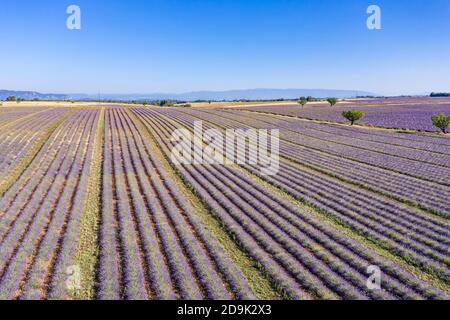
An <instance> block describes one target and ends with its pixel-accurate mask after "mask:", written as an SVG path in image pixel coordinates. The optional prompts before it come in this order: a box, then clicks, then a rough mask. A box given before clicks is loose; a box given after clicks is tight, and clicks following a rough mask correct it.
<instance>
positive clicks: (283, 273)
mask: <svg viewBox="0 0 450 320" xmlns="http://www.w3.org/2000/svg"><path fill="white" fill-rule="evenodd" d="M133 110H134V112H135V113H136V114H138V115H139V116H140V117H141V119H143V121H144V122H145V123H146V125H147V128H148V129H149V130H150V131H151V132H152V134H153V135H154V137H155V138H156V139H157V141H158V143H159V144H160V146H161V148H162V150H163V151H164V152H165V153H166V155H170V150H171V147H172V145H171V142H170V137H171V133H172V132H173V130H175V129H177V128H178V127H180V123H181V122H178V124H177V123H175V122H173V120H177V115H176V114H175V112H174V113H173V114H172V113H171V112H169V113H170V114H169V113H167V112H164V114H165V115H163V114H162V113H163V112H160V111H159V110H157V109H154V110H150V109H140V108H135V109H133ZM192 120H193V119H192V117H191V121H190V122H187V123H184V126H186V127H189V128H192ZM178 169H179V170H180V172H181V174H182V175H183V176H184V178H185V179H186V180H187V181H188V182H189V183H190V184H191V185H192V186H193V188H194V189H195V190H196V192H197V194H198V195H199V197H201V198H202V200H203V201H204V202H205V203H207V204H208V206H209V207H210V208H211V209H212V210H213V212H214V214H215V215H217V217H218V218H219V219H220V220H221V221H222V222H223V223H224V225H225V226H226V228H227V229H228V230H229V232H231V233H232V234H233V235H234V237H235V238H236V241H238V242H239V243H240V244H241V246H242V247H243V248H244V250H245V251H246V252H247V253H248V254H249V255H250V256H251V257H252V258H253V259H255V260H256V261H258V263H259V264H260V265H261V266H262V268H263V269H264V270H265V272H266V273H267V274H268V275H269V276H270V277H271V278H272V280H273V281H274V282H275V283H276V284H277V287H279V288H281V289H282V290H283V291H284V292H285V293H286V294H287V295H288V296H290V297H291V298H298V299H302V298H331V299H332V298H353V299H368V298H373V299H386V298H391V299H392V298H437V297H445V294H444V293H442V292H440V291H439V290H436V289H434V288H432V287H431V286H429V285H428V284H426V283H424V282H422V281H419V280H417V279H416V278H415V276H413V275H411V274H409V273H408V272H406V271H405V270H403V269H402V268H401V267H399V266H396V265H394V264H393V263H392V262H390V261H388V260H385V259H384V258H381V257H380V256H378V255H377V254H375V253H374V252H373V251H372V250H370V249H368V248H366V247H363V246H362V245H361V244H359V243H357V242H355V241H352V240H350V239H349V238H347V237H346V236H345V235H343V234H342V233H340V232H338V231H337V230H335V229H333V228H331V227H329V226H327V224H326V223H324V222H323V221H321V220H320V219H318V218H316V217H315V216H314V215H312V214H311V213H310V212H308V211H305V210H303V209H301V208H300V207H297V206H294V205H292V204H291V203H290V202H288V201H286V200H284V199H283V198H281V197H280V196H277V195H276V194H274V193H273V191H271V190H270V189H267V187H264V186H262V185H260V184H258V183H255V181H254V180H253V179H250V178H248V177H247V176H246V175H245V174H243V173H242V171H241V170H239V169H237V168H234V167H230V166H215V165H214V166H189V165H187V166H182V167H178ZM244 186H246V187H244ZM248 186H250V187H248ZM435 227H437V228H439V227H438V226H435ZM441 231H442V230H441ZM444 232H445V231H444ZM370 264H377V265H379V266H380V267H381V268H382V269H383V271H384V272H385V273H386V277H387V278H386V281H384V282H383V284H382V290H378V291H377V290H375V291H372V290H369V289H368V288H367V287H366V284H365V279H366V276H367V274H366V270H367V267H368V266H369V265H370Z"/></svg>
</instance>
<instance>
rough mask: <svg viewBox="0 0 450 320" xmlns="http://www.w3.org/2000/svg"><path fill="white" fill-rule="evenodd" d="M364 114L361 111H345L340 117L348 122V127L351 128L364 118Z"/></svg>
mask: <svg viewBox="0 0 450 320" xmlns="http://www.w3.org/2000/svg"><path fill="white" fill-rule="evenodd" d="M364 115H365V113H364V112H362V111H361V110H345V111H342V116H343V117H344V118H345V119H347V120H348V121H350V125H351V126H352V125H353V124H354V123H355V122H356V121H358V120H359V119H361V118H362V117H364Z"/></svg>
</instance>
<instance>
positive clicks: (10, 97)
mask: <svg viewBox="0 0 450 320" xmlns="http://www.w3.org/2000/svg"><path fill="white" fill-rule="evenodd" d="M6 101H17V98H16V97H15V96H9V97H8V98H6Z"/></svg>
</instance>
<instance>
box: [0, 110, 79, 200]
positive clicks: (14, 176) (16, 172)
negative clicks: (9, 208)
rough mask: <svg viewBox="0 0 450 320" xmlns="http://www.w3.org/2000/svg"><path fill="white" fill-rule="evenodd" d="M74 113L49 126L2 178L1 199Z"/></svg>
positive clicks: (69, 113) (0, 184) (68, 113)
mask: <svg viewBox="0 0 450 320" xmlns="http://www.w3.org/2000/svg"><path fill="white" fill-rule="evenodd" d="M72 113H73V112H67V113H65V114H64V115H63V116H62V117H60V118H59V119H57V120H55V121H54V122H53V123H52V124H51V125H50V126H48V127H47V128H46V129H45V130H44V131H43V132H42V133H41V134H40V136H39V137H38V138H37V139H36V141H35V142H34V144H33V146H32V147H31V148H30V149H29V150H28V152H27V154H26V156H24V157H23V158H22V159H21V160H20V162H19V163H18V164H17V165H16V166H15V167H14V168H12V169H11V170H9V172H8V174H7V175H5V176H0V197H3V195H4V194H5V193H6V191H8V190H9V188H11V186H12V185H13V184H14V183H15V182H16V181H17V180H18V179H19V178H20V176H21V175H22V173H23V172H24V171H25V170H26V169H27V168H28V167H29V166H30V164H31V163H32V162H33V160H34V159H35V158H36V156H37V154H38V153H39V151H40V150H41V149H42V147H43V146H44V144H45V143H46V142H47V141H48V139H49V138H50V136H51V135H52V134H53V132H55V130H56V129H57V128H58V127H59V126H60V125H61V123H62V122H63V121H64V120H66V119H67V118H68V117H69V116H70V115H71V114H72Z"/></svg>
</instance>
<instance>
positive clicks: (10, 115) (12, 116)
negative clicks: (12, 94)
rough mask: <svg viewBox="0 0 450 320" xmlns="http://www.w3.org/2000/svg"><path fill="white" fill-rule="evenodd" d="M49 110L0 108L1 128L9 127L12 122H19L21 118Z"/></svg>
mask: <svg viewBox="0 0 450 320" xmlns="http://www.w3.org/2000/svg"><path fill="white" fill-rule="evenodd" d="M46 109H48V108H45V107H17V108H10V107H7V108H5V107H1V106H0V127H2V126H4V125H7V124H8V123H9V122H11V121H15V120H18V119H20V118H23V117H26V116H29V115H32V114H34V113H38V112H41V111H44V110H46Z"/></svg>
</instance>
